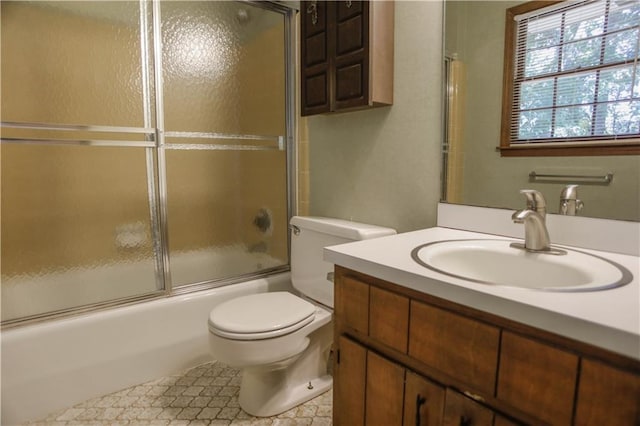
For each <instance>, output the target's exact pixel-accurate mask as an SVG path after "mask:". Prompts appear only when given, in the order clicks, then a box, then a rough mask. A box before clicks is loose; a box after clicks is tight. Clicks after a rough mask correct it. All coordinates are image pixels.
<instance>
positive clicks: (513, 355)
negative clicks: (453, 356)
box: [497, 331, 578, 425]
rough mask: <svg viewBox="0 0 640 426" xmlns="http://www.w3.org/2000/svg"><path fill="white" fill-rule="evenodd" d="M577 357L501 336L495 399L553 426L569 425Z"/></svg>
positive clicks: (519, 339)
mask: <svg viewBox="0 0 640 426" xmlns="http://www.w3.org/2000/svg"><path fill="white" fill-rule="evenodd" d="M577 372H578V357H577V356H576V355H574V354H571V353H568V352H565V351H562V350H560V349H556V348H554V347H551V346H548V345H546V344H543V343H540V342H537V341H534V340H531V339H527V338H524V337H521V336H518V335H516V334H513V333H509V332H506V331H505V332H503V334H502V349H501V352H500V372H499V377H498V392H497V396H498V399H501V400H503V401H505V402H507V403H509V404H510V405H512V406H513V407H515V408H518V409H520V410H522V411H524V412H526V413H529V414H531V415H532V416H534V417H536V418H538V419H540V420H542V421H545V422H548V423H552V424H554V425H560V424H571V416H572V410H573V395H574V392H575V386H576V378H577Z"/></svg>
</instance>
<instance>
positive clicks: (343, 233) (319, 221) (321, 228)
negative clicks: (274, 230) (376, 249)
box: [290, 216, 396, 241]
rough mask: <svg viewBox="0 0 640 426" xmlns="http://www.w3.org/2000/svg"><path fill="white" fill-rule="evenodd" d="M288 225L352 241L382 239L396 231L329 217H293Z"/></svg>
mask: <svg viewBox="0 0 640 426" xmlns="http://www.w3.org/2000/svg"><path fill="white" fill-rule="evenodd" d="M290 223H291V225H294V226H297V227H298V228H301V229H308V230H311V231H316V232H322V233H324V234H328V235H334V236H337V237H343V238H347V239H350V240H354V241H358V240H367V239H369V238H377V237H384V236H386V235H394V234H395V233H396V230H395V229H393V228H386V227H383V226H377V225H369V224H366V223H358V222H352V221H349V220H343V219H334V218H330V217H313V216H294V217H292V218H291V222H290Z"/></svg>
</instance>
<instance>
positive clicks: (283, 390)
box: [209, 216, 396, 417]
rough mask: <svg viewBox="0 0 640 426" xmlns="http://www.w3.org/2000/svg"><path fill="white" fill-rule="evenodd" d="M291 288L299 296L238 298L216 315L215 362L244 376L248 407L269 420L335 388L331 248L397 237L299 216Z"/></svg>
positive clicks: (212, 319) (212, 331) (243, 398)
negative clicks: (328, 256)
mask: <svg viewBox="0 0 640 426" xmlns="http://www.w3.org/2000/svg"><path fill="white" fill-rule="evenodd" d="M290 228H291V230H292V232H291V282H292V284H293V287H294V289H295V290H296V291H297V292H298V294H293V293H289V292H283V291H281V292H269V293H259V294H252V295H248V296H242V297H238V298H235V299H232V300H228V301H226V302H223V303H221V304H220V305H218V306H216V307H215V308H214V309H213V310H212V311H211V313H210V315H209V347H210V351H211V354H212V355H213V357H214V359H216V360H218V361H220V362H222V363H225V364H227V365H230V366H232V367H235V368H238V369H240V370H242V382H241V384H240V396H239V403H240V407H241V408H242V409H243V410H244V411H246V412H247V413H249V414H251V415H254V416H259V417H268V416H274V415H277V414H280V413H282V412H284V411H287V410H288V409H290V408H293V407H295V406H297V405H299V404H302V403H303V402H305V401H308V400H309V399H311V398H314V397H316V396H318V395H320V394H321V393H323V392H325V391H327V390H328V389H330V388H331V385H332V382H333V380H332V377H331V375H330V374H329V373H328V362H329V353H330V349H331V343H332V339H333V323H332V321H331V319H332V309H333V265H332V264H330V263H327V262H325V261H323V257H322V256H323V248H324V247H326V246H330V245H336V244H341V243H347V242H351V241H358V240H365V239H370V238H376V237H382V236H386V235H393V234H395V233H396V232H395V230H393V229H390V228H384V227H380V226H374V225H366V224H362V223H356V222H349V221H346V220H340V219H331V218H320V217H301V216H295V217H293V218H291V222H290Z"/></svg>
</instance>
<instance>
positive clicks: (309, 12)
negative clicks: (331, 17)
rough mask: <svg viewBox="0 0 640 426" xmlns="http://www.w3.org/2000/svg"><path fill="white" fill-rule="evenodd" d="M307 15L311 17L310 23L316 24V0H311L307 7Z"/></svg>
mask: <svg viewBox="0 0 640 426" xmlns="http://www.w3.org/2000/svg"><path fill="white" fill-rule="evenodd" d="M307 15H311V23H312V24H313V25H315V24H317V23H318V0H313V1H311V2H310V3H309V5H308V6H307Z"/></svg>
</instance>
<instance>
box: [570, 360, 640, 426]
mask: <svg viewBox="0 0 640 426" xmlns="http://www.w3.org/2000/svg"><path fill="white" fill-rule="evenodd" d="M579 383H580V384H579V386H578V401H577V404H576V421H575V424H576V425H585V426H587V425H594V426H595V425H605V424H610V425H618V426H632V425H633V426H637V425H640V375H637V374H633V373H631V372H627V371H622V370H618V369H617V368H613V367H610V366H608V365H605V364H602V363H600V362H597V361H592V360H589V359H583V360H582V365H581V369H580V382H579Z"/></svg>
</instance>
